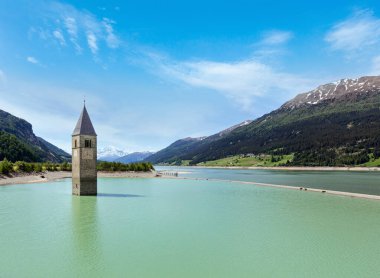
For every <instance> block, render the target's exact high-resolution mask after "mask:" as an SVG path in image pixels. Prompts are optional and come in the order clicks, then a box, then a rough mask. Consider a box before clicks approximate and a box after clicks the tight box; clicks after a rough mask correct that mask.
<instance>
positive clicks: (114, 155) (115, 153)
mask: <svg viewBox="0 0 380 278" xmlns="http://www.w3.org/2000/svg"><path fill="white" fill-rule="evenodd" d="M127 154H128V153H127V152H126V151H123V150H120V149H118V148H116V147H114V146H108V147H104V148H99V149H98V160H104V161H110V162H112V161H115V160H116V159H118V158H120V157H123V156H126V155H127Z"/></svg>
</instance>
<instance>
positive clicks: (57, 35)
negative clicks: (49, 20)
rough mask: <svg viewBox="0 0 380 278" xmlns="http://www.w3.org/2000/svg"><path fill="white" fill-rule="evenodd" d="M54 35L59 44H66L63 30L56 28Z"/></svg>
mask: <svg viewBox="0 0 380 278" xmlns="http://www.w3.org/2000/svg"><path fill="white" fill-rule="evenodd" d="M53 36H54V37H55V38H56V39H57V40H58V42H59V44H60V45H62V46H64V45H66V40H65V38H64V37H63V35H62V32H61V31H60V30H55V31H54V32H53Z"/></svg>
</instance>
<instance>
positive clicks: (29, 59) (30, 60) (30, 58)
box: [26, 56, 40, 65]
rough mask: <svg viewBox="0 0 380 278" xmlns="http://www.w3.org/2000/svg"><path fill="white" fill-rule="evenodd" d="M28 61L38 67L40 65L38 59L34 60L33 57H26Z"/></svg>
mask: <svg viewBox="0 0 380 278" xmlns="http://www.w3.org/2000/svg"><path fill="white" fill-rule="evenodd" d="M26 61H28V62H29V63H32V64H35V65H37V64H39V63H40V62H39V61H38V60H37V59H36V58H34V57H33V56H28V57H26Z"/></svg>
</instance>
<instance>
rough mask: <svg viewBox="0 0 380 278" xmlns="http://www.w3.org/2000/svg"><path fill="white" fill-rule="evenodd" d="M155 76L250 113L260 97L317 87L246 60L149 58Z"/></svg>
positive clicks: (299, 78)
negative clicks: (222, 99) (213, 93)
mask: <svg viewBox="0 0 380 278" xmlns="http://www.w3.org/2000/svg"><path fill="white" fill-rule="evenodd" d="M149 56H150V58H151V59H152V61H154V63H153V65H155V66H156V67H157V68H155V69H154V71H155V72H157V73H159V74H161V75H162V76H165V77H167V78H169V79H170V80H176V81H180V82H182V83H184V84H187V85H189V86H193V87H198V88H204V89H209V90H213V91H216V92H219V93H221V94H223V95H224V96H226V97H228V98H230V99H232V100H233V101H234V102H236V103H237V104H239V105H240V106H241V107H242V109H244V110H250V109H252V106H253V104H254V103H255V101H256V100H257V99H259V98H262V97H276V95H279V94H286V95H294V94H295V93H298V92H302V91H305V90H307V89H310V88H311V87H312V86H313V85H315V84H316V83H315V82H313V81H311V80H309V79H307V78H304V77H301V76H298V75H295V74H291V73H286V72H282V71H279V70H276V69H275V68H273V67H271V66H270V65H267V64H264V63H261V62H260V61H257V60H253V59H247V60H241V61H235V62H217V61H207V60H203V61H195V62H193V61H173V60H170V59H167V58H164V57H162V56H159V55H156V54H152V53H150V54H149Z"/></svg>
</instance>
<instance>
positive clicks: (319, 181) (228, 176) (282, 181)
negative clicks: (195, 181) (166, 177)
mask: <svg viewBox="0 0 380 278" xmlns="http://www.w3.org/2000/svg"><path fill="white" fill-rule="evenodd" d="M156 169H157V170H159V171H165V170H166V171H173V172H180V176H181V177H188V178H204V179H224V180H235V181H250V182H260V183H270V184H279V185H289V186H299V187H310V188H319V189H327V190H336V191H344V192H354V193H363V194H372V195H380V171H377V172H349V171H288V170H261V169H259V170H249V169H247V170H245V169H220V168H201V167H199V168H197V167H173V166H156Z"/></svg>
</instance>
